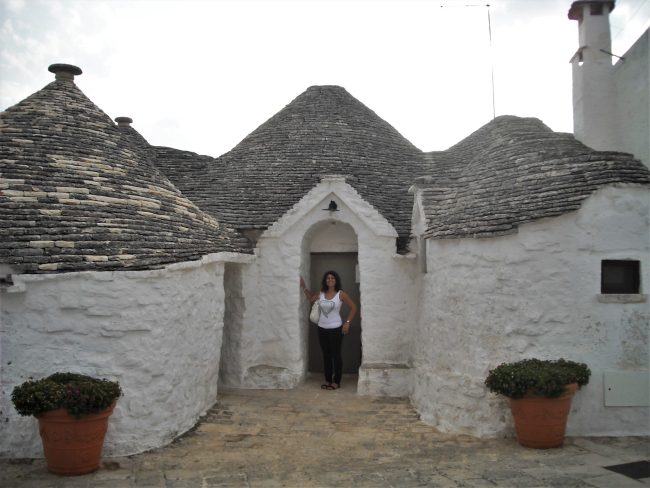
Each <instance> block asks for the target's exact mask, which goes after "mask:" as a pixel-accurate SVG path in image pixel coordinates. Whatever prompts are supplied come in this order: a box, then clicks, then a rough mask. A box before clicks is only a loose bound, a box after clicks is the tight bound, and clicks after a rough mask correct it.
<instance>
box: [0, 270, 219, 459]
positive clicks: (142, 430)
mask: <svg viewBox="0 0 650 488" xmlns="http://www.w3.org/2000/svg"><path fill="white" fill-rule="evenodd" d="M223 274H224V264H223V263H222V262H216V261H215V260H210V259H204V260H202V261H196V262H189V263H181V264H175V265H171V266H168V267H167V268H165V269H161V270H155V271H120V272H80V273H65V274H51V275H18V276H14V277H13V280H14V286H13V287H10V288H8V289H4V290H3V291H2V293H1V295H0V299H1V300H2V302H1V312H2V315H1V320H2V328H1V334H2V337H1V339H2V340H1V344H0V359H1V361H2V363H1V364H2V371H1V372H2V384H1V387H2V391H1V395H0V410H1V412H0V456H1V457H42V449H41V443H40V439H39V434H38V428H37V422H36V420H35V419H34V418H32V417H21V416H19V415H18V414H17V412H16V411H15V409H14V407H13V405H12V403H11V391H12V389H13V387H14V386H16V385H17V384H20V383H22V382H23V381H25V380H27V379H29V378H30V377H33V378H42V377H45V376H47V375H49V374H51V373H54V372H57V371H71V372H78V373H85V374H89V375H92V376H96V377H101V378H107V379H110V380H117V381H119V383H120V385H121V386H122V389H123V390H124V396H123V397H122V398H120V399H119V401H118V403H117V407H116V409H115V412H114V414H113V416H112V417H111V418H110V421H109V430H108V434H107V438H106V443H105V447H104V454H105V455H107V456H112V455H127V454H132V453H137V452H141V451H144V450H147V449H150V448H154V447H159V446H162V445H164V444H166V443H168V442H170V441H171V440H172V439H174V438H175V437H177V436H178V435H179V434H182V433H183V432H185V431H187V430H188V429H190V428H191V427H192V426H193V425H194V424H195V423H196V421H197V419H198V418H199V416H200V415H201V414H203V413H204V412H205V411H206V410H207V409H208V408H209V407H211V406H212V405H213V404H214V403H215V401H216V397H217V379H218V372H219V357H220V351H221V340H222V329H223V313H224V310H223V309H224V291H223Z"/></svg>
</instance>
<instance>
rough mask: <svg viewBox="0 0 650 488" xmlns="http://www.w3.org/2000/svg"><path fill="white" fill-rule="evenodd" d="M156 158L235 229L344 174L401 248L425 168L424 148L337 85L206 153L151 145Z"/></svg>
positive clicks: (316, 89) (262, 222) (307, 95)
mask: <svg viewBox="0 0 650 488" xmlns="http://www.w3.org/2000/svg"><path fill="white" fill-rule="evenodd" d="M156 154H157V158H156V164H157V165H158V167H159V168H160V169H161V170H162V172H163V173H165V174H166V175H167V176H168V177H169V179H170V180H171V181H172V182H173V183H174V184H175V185H176V186H177V187H178V188H180V189H181V191H182V192H183V193H184V194H185V195H187V196H188V197H189V198H190V199H191V200H192V201H194V202H195V203H196V204H197V205H199V207H201V208H202V209H204V210H206V211H208V212H209V213H211V214H212V215H214V216H215V217H217V218H218V219H219V220H220V221H222V222H227V223H229V224H230V225H232V226H235V227H237V228H240V229H248V228H255V229H264V228H267V227H269V226H270V225H272V224H273V222H275V221H276V220H277V219H278V218H280V216H282V214H283V213H285V212H286V211H287V210H289V209H290V208H291V207H292V206H293V205H295V204H296V203H297V202H298V201H299V200H300V199H301V198H302V197H303V196H304V195H305V193H307V192H308V191H309V190H310V189H311V188H313V187H314V186H315V185H317V184H318V183H319V181H320V178H321V176H322V175H325V174H342V175H347V176H349V178H348V180H347V181H348V182H349V183H350V184H351V185H352V186H353V187H354V188H355V189H356V190H357V191H358V192H359V193H360V194H361V196H362V197H363V198H364V199H365V200H366V201H368V202H369V203H370V204H371V205H373V206H374V207H375V208H376V209H377V210H378V211H379V212H380V213H381V214H382V215H383V216H384V217H385V218H386V219H387V220H388V221H389V222H390V223H391V224H392V225H393V226H394V227H395V229H396V230H397V232H398V234H399V238H398V242H397V247H398V250H400V251H404V250H406V246H407V242H408V238H409V234H410V228H411V211H412V205H413V199H412V196H411V195H409V194H408V189H409V187H410V186H411V184H412V182H413V179H414V178H415V177H417V176H420V175H424V174H426V173H427V170H428V164H427V162H426V161H425V159H424V155H423V153H422V152H421V151H420V150H419V149H417V148H416V147H415V146H413V145H412V144H411V143H410V142H408V141H407V140H406V139H405V138H404V137H402V136H401V135H400V134H399V133H398V132H397V131H396V130H395V129H394V128H393V127H392V126H390V125H389V124H388V123H386V122H385V121H384V120H382V119H381V118H380V117H378V116H377V114H375V113H374V112H373V111H372V110H370V109H368V108H367V107H366V106H365V105H363V104H362V103H361V102H359V101H358V100H357V99H356V98H354V97H353V96H352V95H350V94H349V93H348V92H347V91H346V90H345V89H343V88H341V87H338V86H313V87H310V88H308V89H307V90H306V91H305V92H304V93H302V94H301V95H299V96H298V97H297V98H296V99H295V100H293V101H292V102H291V103H290V104H289V105H287V106H286V107H285V108H284V109H283V110H281V111H280V112H278V113H277V114H276V115H274V116H273V117H271V118H270V119H269V120H268V121H267V122H265V123H264V124H262V125H261V126H260V127H259V128H258V129H256V130H255V131H254V132H252V133H251V134H250V135H249V136H247V137H246V138H245V139H244V140H243V141H242V142H241V143H239V144H238V145H237V146H236V147H235V148H234V149H232V150H231V151H230V152H228V153H226V154H224V155H223V156H221V157H219V158H217V159H212V158H210V157H207V156H198V155H196V154H194V153H189V152H184V151H178V150H175V149H171V148H165V147H157V148H156Z"/></svg>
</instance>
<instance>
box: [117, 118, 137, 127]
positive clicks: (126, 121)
mask: <svg viewBox="0 0 650 488" xmlns="http://www.w3.org/2000/svg"><path fill="white" fill-rule="evenodd" d="M115 122H117V126H118V127H131V124H132V123H133V119H132V118H131V117H115Z"/></svg>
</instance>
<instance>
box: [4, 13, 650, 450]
mask: <svg viewBox="0 0 650 488" xmlns="http://www.w3.org/2000/svg"><path fill="white" fill-rule="evenodd" d="M593 3H606V4H609V3H612V4H613V2H575V4H574V7H572V8H578V7H580V8H583V7H584V8H589V7H590V5H591V4H593ZM576 5H577V6H576ZM607 12H608V11H607V10H605V13H607ZM594 15H596V14H594ZM646 52H647V51H646ZM50 71H52V72H53V73H55V80H54V81H52V82H51V83H50V84H48V85H47V86H45V87H44V88H42V89H41V90H39V91H37V92H36V93H34V94H33V95H31V96H29V97H28V98H26V99H25V100H23V101H21V102H20V103H18V104H17V105H15V106H13V107H10V108H8V109H7V110H6V111H5V112H3V113H2V114H1V115H0V144H1V147H0V232H1V233H2V240H1V242H0V263H1V264H0V271H1V273H0V280H1V281H0V286H1V291H0V300H1V302H0V305H1V313H2V315H1V327H0V333H1V334H2V335H1V337H0V367H1V377H0V378H1V392H0V429H1V431H0V455H1V456H4V457H30V456H39V455H40V443H39V439H38V432H37V428H36V425H35V422H33V420H32V419H30V418H22V417H20V416H18V414H17V413H16V412H15V410H14V409H13V406H12V405H11V401H10V394H11V390H12V388H13V387H14V386H15V385H17V384H19V383H21V382H23V381H25V380H26V379H27V378H29V377H43V376H46V375H48V374H51V373H52V372H55V371H75V372H81V373H87V374H91V375H94V376H99V377H105V378H109V379H115V380H119V382H120V384H121V385H122V386H123V389H124V391H125V396H124V397H123V398H122V399H121V400H120V402H119V403H118V406H117V408H116V411H115V414H114V416H113V417H112V419H111V428H110V429H109V435H108V438H107V444H106V449H105V452H106V454H107V455H117V454H120V455H125V454H129V453H135V452H139V451H143V450H146V449H150V448H153V447H157V446H161V445H164V444H166V443H168V442H169V441H171V440H172V439H173V438H174V437H175V436H177V435H179V434H181V433H183V432H184V431H186V430H188V429H189V428H191V427H192V426H193V425H194V423H195V422H196V421H197V419H198V418H199V416H200V415H201V414H202V413H203V412H205V411H206V410H207V409H208V408H209V407H210V406H212V405H213V404H214V403H215V402H216V401H217V398H218V386H228V387H234V388H280V389H287V388H293V387H295V386H296V385H299V384H301V383H302V382H304V381H305V378H306V376H307V375H308V374H309V372H317V371H318V370H319V367H320V359H319V351H318V348H317V347H316V346H315V339H314V337H313V332H314V330H313V327H314V326H313V325H310V324H309V322H308V318H307V315H308V305H307V303H306V301H305V300H304V298H303V297H302V295H301V293H300V289H299V286H298V277H299V276H300V275H302V276H304V277H305V278H306V279H307V280H308V281H310V282H311V286H312V288H313V287H315V286H317V283H318V281H319V279H320V276H321V275H322V273H323V271H324V270H326V269H330V268H335V269H337V270H339V271H340V273H341V275H342V279H343V285H344V289H345V290H346V291H348V292H349V293H350V295H351V296H352V297H353V298H354V299H355V301H356V302H357V303H358V304H359V305H360V314H359V316H358V317H357V318H356V319H355V323H353V326H352V330H353V333H352V334H351V335H350V336H349V337H347V338H346V339H345V350H344V355H345V358H346V363H345V365H344V368H345V372H346V373H347V375H346V376H345V377H344V385H343V387H344V388H345V387H356V389H357V392H358V394H359V395H385V396H408V397H410V399H411V401H412V403H413V405H414V406H415V408H416V409H417V410H418V411H419V413H420V415H421V417H422V419H423V420H424V421H425V422H428V423H432V424H435V425H436V426H438V428H439V429H441V430H443V431H447V432H454V433H467V434H470V435H476V436H494V435H502V434H507V433H511V432H512V426H511V425H510V424H509V420H508V419H507V418H506V416H505V415H503V412H504V409H505V407H504V403H503V400H502V399H500V398H497V397H496V396H494V395H491V394H490V393H488V392H487V390H486V388H485V387H484V386H483V379H484V378H485V375H486V373H487V371H488V370H489V369H490V368H493V367H494V366H496V365H497V364H499V363H501V362H503V361H509V360H516V359H520V358H526V357H533V356H535V357H546V358H557V357H566V358H570V359H573V360H577V361H583V362H586V363H587V364H588V365H589V366H590V367H591V369H592V371H593V377H592V380H591V382H590V384H589V385H588V386H587V387H586V388H585V389H584V390H583V391H582V392H581V393H580V395H578V396H577V397H576V399H575V400H574V405H575V412H574V414H573V415H572V416H571V418H570V423H569V426H568V429H569V434H572V435H636V434H648V408H647V400H644V398H643V395H641V398H640V397H639V395H638V391H639V389H641V390H643V388H644V386H643V385H644V384H645V388H646V391H647V378H648V321H649V319H650V312H649V308H648V298H647V286H648V285H647V284H648V283H650V272H649V261H648V259H649V256H650V242H649V239H648V236H649V232H650V226H649V198H650V190H649V189H650V172H649V171H648V169H647V168H646V167H645V166H643V165H642V164H641V163H640V162H639V160H637V159H635V157H634V156H633V155H631V154H629V153H624V152H612V151H608V150H595V149H592V148H591V147H588V146H587V145H585V144H583V143H582V142H579V141H578V140H576V138H574V136H573V135H571V134H565V133H556V132H553V131H552V130H550V129H549V128H548V127H547V126H546V125H544V123H543V122H541V121H540V120H537V119H533V118H519V117H515V116H500V117H497V118H495V119H494V120H493V121H491V122H489V123H488V124H486V125H485V126H483V127H481V128H479V129H478V130H476V131H475V132H474V133H472V134H470V135H469V136H468V137H467V138H465V139H463V140H462V141H460V142H458V143H457V144H456V145H454V146H452V147H451V148H449V149H447V150H445V151H438V152H428V153H427V152H422V151H421V150H419V149H418V148H416V147H415V146H413V145H412V144H411V143H410V142H409V141H407V140H406V139H405V138H404V137H402V136H401V135H400V134H399V133H398V132H397V131H396V130H395V129H394V128H393V127H392V126H390V125H389V124H388V123H387V122H385V121H384V120H382V119H381V118H379V117H378V116H377V115H376V114H375V113H374V112H373V111H372V110H371V109H369V108H368V107H366V106H365V105H364V104H363V103H362V102H361V101H359V100H357V99H356V98H355V97H354V96H352V95H351V94H350V93H348V92H347V91H346V90H345V89H344V88H342V87H338V86H313V87H310V88H308V89H307V90H306V91H305V92H303V93H302V94H300V95H299V96H298V97H297V98H295V100H293V101H291V103H289V104H288V105H287V106H286V107H285V108H284V109H283V110H281V111H280V112H279V113H277V114H275V115H274V116H273V117H271V118H270V119H269V120H268V121H267V122H265V123H264V124H262V125H261V126H260V127H258V128H257V129H256V130H255V131H253V132H252V133H251V134H250V135H249V136H248V137H246V138H245V139H244V140H243V141H241V143H240V144H239V145H237V146H236V147H235V148H233V149H232V150H231V151H230V152H228V153H226V154H224V155H222V156H221V157H218V158H213V157H210V156H202V155H198V154H195V153H191V152H187V151H180V150H177V149H173V148H168V147H158V146H151V145H150V144H148V143H147V141H146V140H145V139H144V138H143V137H142V136H141V135H140V134H139V133H138V132H137V131H136V129H135V128H134V127H133V126H132V125H131V124H132V121H131V119H129V118H126V117H118V119H116V121H117V124H116V123H114V122H113V121H112V120H111V118H110V117H109V116H108V115H107V114H105V113H104V112H103V111H102V110H101V109H100V108H98V107H97V106H95V105H94V104H93V102H92V101H91V100H89V99H88V97H86V96H85V95H84V93H83V92H82V91H81V90H80V89H79V87H78V86H77V84H76V83H77V80H76V79H75V77H76V76H79V75H80V74H81V70H80V69H79V68H77V67H75V66H71V65H61V64H58V65H52V66H50ZM352 382H355V383H356V384H352ZM634 385H640V386H634ZM333 394H336V393H335V392H334V393H333Z"/></svg>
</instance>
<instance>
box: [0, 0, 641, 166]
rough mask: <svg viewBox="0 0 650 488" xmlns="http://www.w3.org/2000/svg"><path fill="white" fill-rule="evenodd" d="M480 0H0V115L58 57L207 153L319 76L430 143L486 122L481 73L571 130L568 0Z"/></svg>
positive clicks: (96, 90)
mask: <svg viewBox="0 0 650 488" xmlns="http://www.w3.org/2000/svg"><path fill="white" fill-rule="evenodd" d="M488 1H489V0H488ZM486 3H488V2H486V1H485V0H484V1H472V0H454V1H451V0H436V1H433V0H412V1H411V0H384V1H381V0H322V1H319V0H293V1H291V0H287V1H279V0H259V1H255V0H239V1H227V0H197V1H192V0H184V1H174V0H166V1H165V0H130V1H121V0H108V1H105V0H85V1H78V0H77V1H72V0H43V1H40V0H0V22H1V28H0V109H2V110H4V109H6V108H7V107H9V106H11V105H13V104H15V103H17V102H19V101H20V100H22V99H24V98H25V97H27V96H28V95H30V94H31V93H33V92H35V91H37V90H40V89H41V88H42V87H43V86H45V85H46V84H47V83H49V82H50V81H52V80H53V75H52V74H51V73H49V72H48V71H47V67H48V66H49V65H50V64H52V63H70V64H74V65H76V66H79V67H80V68H81V69H82V70H83V71H84V73H83V75H81V76H79V77H77V78H76V82H77V85H78V86H79V87H80V88H81V89H82V90H83V91H84V93H85V94H86V95H87V96H88V97H89V98H90V99H91V100H93V102H95V104H97V105H98V106H99V107H100V108H101V109H103V110H104V111H105V112H106V113H107V114H108V115H109V116H110V117H111V118H115V117H118V116H129V117H131V118H133V119H134V123H133V126H134V127H135V128H136V129H137V130H138V131H139V132H140V133H141V134H142V135H143V136H144V137H145V138H146V139H147V140H148V141H149V142H150V143H152V144H155V145H163V146H171V147H175V148H178V149H185V150H190V151H195V152H198V153H201V154H209V155H212V156H218V155H220V154H223V153H224V152H226V151H228V150H230V149H231V148H232V147H234V146H235V145H236V144H237V143H238V142H239V141H241V140H242V139H243V138H244V137H245V136H246V135H247V134H249V133H250V132H252V131H253V130H255V129H256V128H257V127H258V126H259V125H260V124H262V123H263V122H264V121H266V120H267V119H268V118H270V117H271V116H272V115H274V114H275V113H276V112H278V111H279V110H281V109H282V108H283V107H284V106H285V105H287V104H288V103H289V102H291V100H293V99H294V98H295V97H296V96H298V95H299V94H300V93H302V92H303V91H304V90H305V89H306V88H307V87H308V86H311V85H325V84H333V85H340V86H343V87H345V88H346V89H347V90H348V91H349V92H350V93H351V94H352V95H353V96H355V97H356V98H358V99H359V100H360V101H361V102H363V103H364V104H365V105H367V106H368V107H370V108H371V109H372V110H374V111H375V112H376V113H377V114H378V115H379V116H380V117H382V118H383V119H385V120H386V121H387V122H389V123H390V124H391V125H393V126H394V127H395V128H396V129H397V130H398V131H399V132H400V133H402V135H404V136H405V137H406V138H407V139H409V140H410V141H411V142H412V143H413V144H415V145H416V146H417V147H419V148H420V149H422V150H425V151H430V150H438V149H446V148H447V147H449V146H451V145H453V144H455V143H456V142H458V141H459V140H460V139H462V138H464V137H466V136H467V135H469V134H470V133H471V132H473V131H474V130H476V129H477V128H479V127H480V126H481V125H483V124H485V123H487V122H488V121H489V120H490V119H491V118H492V114H493V104H492V81H491V80H492V72H493V73H494V94H495V96H494V105H495V108H496V114H497V115H501V114H513V115H520V116H534V117H538V118H540V119H542V120H543V121H544V122H545V123H546V124H547V125H549V126H550V127H551V128H552V129H554V130H556V131H567V132H572V127H573V126H572V117H571V68H570V64H569V59H570V58H571V56H572V55H573V53H574V52H575V51H576V49H577V48H578V26H577V22H575V21H570V20H568V18H567V12H568V10H569V7H570V5H571V1H570V0H543V1H542V0H492V1H489V3H490V7H489V8H488V7H487V6H486ZM488 12H489V18H490V19H491V33H492V42H491V43H490V36H489V24H488ZM649 23H650V0H618V1H617V3H616V8H615V10H614V12H613V13H612V16H611V25H612V38H613V52H614V53H615V54H619V55H622V54H623V53H624V52H625V51H626V50H627V49H628V48H629V47H630V46H631V45H632V43H633V42H634V41H635V40H636V39H637V38H638V37H639V36H640V35H641V34H642V33H643V31H644V30H645V29H647V28H648V25H649Z"/></svg>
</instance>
